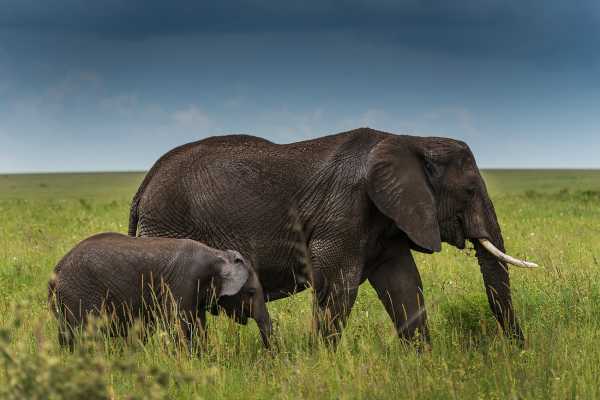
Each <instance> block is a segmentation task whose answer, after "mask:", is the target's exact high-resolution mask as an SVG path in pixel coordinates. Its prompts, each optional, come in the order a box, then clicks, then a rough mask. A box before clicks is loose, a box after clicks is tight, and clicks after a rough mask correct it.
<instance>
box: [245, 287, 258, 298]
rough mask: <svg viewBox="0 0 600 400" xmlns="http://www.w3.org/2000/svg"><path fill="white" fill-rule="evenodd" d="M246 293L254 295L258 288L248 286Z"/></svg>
mask: <svg viewBox="0 0 600 400" xmlns="http://www.w3.org/2000/svg"><path fill="white" fill-rule="evenodd" d="M246 293H248V295H249V296H254V295H255V294H256V289H254V288H248V290H247V291H246Z"/></svg>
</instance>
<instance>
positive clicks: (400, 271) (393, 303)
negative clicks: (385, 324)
mask: <svg viewBox="0 0 600 400" xmlns="http://www.w3.org/2000/svg"><path fill="white" fill-rule="evenodd" d="M380 259H381V260H383V261H382V262H379V263H378V264H377V265H375V266H374V268H373V269H372V270H370V271H369V275H368V279H369V282H370V283H371V285H372V286H373V288H374V289H375V291H376V292H377V296H378V297H379V300H381V302H382V303H383V305H384V307H385V309H386V311H387V313H388V315H389V316H390V318H391V319H392V321H393V322H394V325H395V327H396V332H398V336H399V337H400V338H402V339H406V340H415V339H419V340H422V341H423V342H425V343H429V341H430V338H429V329H428V327H427V312H426V311H425V299H424V298H423V284H422V283H421V276H420V275H419V271H418V270H417V266H416V264H415V261H414V259H413V257H412V255H411V253H410V249H409V247H408V243H406V242H404V241H394V243H393V244H391V245H390V246H389V248H388V249H386V252H385V254H383V255H382V257H381V258H380Z"/></svg>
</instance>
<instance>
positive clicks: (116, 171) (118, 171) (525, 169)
mask: <svg viewBox="0 0 600 400" xmlns="http://www.w3.org/2000/svg"><path fill="white" fill-rule="evenodd" d="M479 169H480V170H482V171H600V167H491V168H485V167H482V168H479ZM149 170H150V169H145V170H144V169H130V170H103V169H99V170H69V171H60V170H59V171H9V172H3V171H0V176H8V175H61V174H64V175H67V174H142V173H147V172H148V171H149Z"/></svg>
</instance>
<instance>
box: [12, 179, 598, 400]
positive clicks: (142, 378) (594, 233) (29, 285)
mask: <svg viewBox="0 0 600 400" xmlns="http://www.w3.org/2000/svg"><path fill="white" fill-rule="evenodd" d="M555 174H556V175H555V176H554V178H553V177H552V173H551V172H547V173H546V175H543V179H541V180H540V185H539V186H536V184H535V179H533V178H531V173H530V172H526V173H523V174H522V175H519V173H517V172H507V173H505V174H502V173H494V174H492V175H487V177H488V181H489V182H490V188H491V192H492V196H493V200H494V202H495V206H496V211H497V213H498V216H499V220H500V223H501V226H502V228H503V233H504V237H505V241H506V244H507V248H508V251H509V252H510V253H511V254H514V255H515V256H519V257H523V258H527V259H531V260H534V261H536V262H538V263H539V264H540V265H542V267H541V268H539V269H538V270H535V271H525V270H520V269H516V268H515V269H512V270H511V278H512V287H513V296H514V303H515V307H516V310H517V312H518V316H519V317H520V320H521V323H522V326H523V329H524V332H525V335H526V337H527V344H526V346H525V347H524V348H522V349H521V348H518V347H514V346H511V345H510V344H509V343H507V342H506V341H505V340H504V338H503V337H502V335H500V334H499V332H498V327H497V325H496V323H495V321H494V319H493V316H492V314H491V312H490V311H489V308H488V306H487V300H486V298H485V293H484V290H483V284H482V280H481V276H480V274H479V270H478V267H477V262H476V260H475V259H474V257H472V256H470V254H469V253H470V252H469V251H464V252H461V251H458V250H456V249H453V248H451V247H447V246H445V247H444V249H443V251H442V253H440V254H435V255H431V256H428V255H421V254H417V255H416V259H417V264H418V266H419V270H420V271H421V275H422V278H423V283H424V287H425V299H426V302H427V306H428V315H429V318H430V327H431V336H432V341H433V343H432V349H431V351H429V352H425V353H422V354H417V352H415V351H414V349H412V348H411V347H410V346H408V347H407V346H405V345H403V344H402V343H400V342H399V341H398V340H397V338H396V337H395V332H394V328H393V325H392V323H391V321H390V320H389V318H388V316H387V314H386V313H385V311H384V309H383V307H382V306H381V304H380V303H379V300H378V299H377V296H376V295H375V293H374V291H373V290H372V289H371V288H370V287H369V286H368V284H365V285H363V287H361V291H360V295H359V298H358V300H357V303H356V305H355V307H354V309H353V311H352V314H351V317H350V320H349V322H348V328H347V329H346V330H345V332H344V335H343V337H342V340H341V342H340V344H339V347H338V350H337V351H336V352H331V351H329V350H328V349H327V348H325V347H324V346H322V345H321V344H316V345H310V344H309V343H310V340H309V339H310V335H311V301H312V299H311V296H310V292H303V293H301V294H299V295H297V296H294V297H293V298H289V299H285V300H280V301H277V302H274V303H270V304H269V311H270V312H271V315H272V316H273V318H274V319H275V320H276V333H275V334H276V335H277V338H276V339H277V340H278V342H279V346H278V351H277V352H275V353H273V352H269V351H266V350H264V349H263V348H262V344H261V342H260V335H259V334H258V329H257V327H256V325H255V324H254V323H253V322H251V323H249V325H248V326H246V327H240V326H238V325H236V324H235V323H234V322H232V321H231V320H229V319H227V318H225V317H214V318H209V321H208V340H207V342H208V343H207V345H206V349H205V350H204V352H203V353H202V354H201V355H200V356H198V357H190V355H189V353H188V352H186V351H179V350H177V349H178V348H179V347H178V345H177V344H176V343H171V342H169V340H170V339H169V337H170V336H169V332H168V330H164V329H163V330H159V331H158V332H157V333H156V334H154V335H153V336H152V337H151V339H150V340H149V341H148V342H147V343H145V344H143V343H141V342H135V341H134V343H133V344H129V345H126V343H125V341H124V340H121V339H111V338H106V337H104V336H102V335H97V334H96V333H94V332H90V333H89V337H90V340H87V341H85V342H84V343H83V345H82V346H78V347H77V349H76V351H75V352H74V353H73V354H71V353H69V352H68V351H64V350H62V349H60V348H59V347H58V344H57V340H56V332H57V326H56V321H55V320H54V318H53V317H52V316H51V314H50V312H49V310H48V307H47V304H46V296H47V286H46V285H47V281H48V278H49V277H50V274H51V271H52V269H53V267H54V265H55V264H56V262H57V261H58V260H59V259H60V258H61V257H62V255H64V253H65V252H66V251H68V250H69V249H70V248H71V247H72V246H73V245H75V244H76V243H77V242H78V241H80V240H81V239H83V238H85V237H87V236H89V235H91V234H94V233H97V232H100V231H119V232H124V231H125V230H126V225H127V216H128V205H129V196H130V194H131V193H133V192H134V190H135V189H136V184H137V183H138V179H139V177H140V176H139V175H137V176H135V177H134V178H131V181H130V182H131V186H130V190H125V187H126V185H124V186H119V189H118V190H116V191H111V180H110V177H103V178H102V179H101V180H99V181H98V182H97V183H96V185H95V186H94V185H93V184H92V183H90V178H89V176H87V175H86V176H84V178H79V177H77V176H75V177H71V178H70V182H71V183H70V184H69V185H67V184H66V183H64V182H63V181H60V182H62V183H60V184H61V185H63V186H62V189H61V191H57V190H54V189H53V188H52V185H53V182H57V179H59V180H60V179H67V178H66V177H64V176H62V177H60V178H56V177H54V176H49V178H48V180H47V181H44V179H45V178H44V177H41V178H40V177H39V176H36V177H34V178H30V177H27V176H21V177H18V179H17V178H15V177H11V178H10V185H12V186H14V187H13V188H12V189H10V195H6V196H4V195H3V194H6V192H7V191H9V190H8V189H7V186H6V185H8V184H3V183H2V182H3V179H2V177H0V358H1V362H0V397H1V398H32V399H35V398H86V399H93V398H119V399H122V398H149V397H150V396H154V398H181V399H187V398H232V399H238V398H319V399H320V398H408V399H417V398H418V399H428V398H431V399H445V398H449V399H454V398H461V399H463V398H491V399H505V398H599V397H600V385H598V379H597V377H598V376H600V346H599V344H600V196H598V193H600V173H596V175H595V176H593V179H592V177H590V176H591V175H590V174H591V173H589V172H586V173H585V174H582V176H581V177H577V176H576V177H575V178H574V179H565V178H564V176H565V175H564V173H562V172H556V173H555ZM573 174H576V173H574V172H569V175H568V176H573ZM520 176H523V177H524V178H523V179H524V180H525V181H528V182H532V183H531V184H530V185H523V180H522V179H521V178H520ZM32 179H33V181H32ZM78 179H85V182H84V184H82V186H81V188H80V187H79V185H78V183H79V182H80V181H79V180H78ZM123 179H124V178H123V177H122V176H120V177H118V182H122V181H123ZM128 179H129V178H128ZM594 179H596V180H594ZM44 182H46V183H45V184H46V185H47V186H46V187H43V186H40V185H39V184H40V183H44ZM573 182H575V183H573ZM578 182H579V183H581V184H579V183H578ZM594 182H596V183H594ZM20 187H23V188H24V189H23V190H22V191H20V190H19V188H20ZM53 190H54V191H53ZM48 191H53V192H52V195H49V194H48ZM15 307H16V308H15Z"/></svg>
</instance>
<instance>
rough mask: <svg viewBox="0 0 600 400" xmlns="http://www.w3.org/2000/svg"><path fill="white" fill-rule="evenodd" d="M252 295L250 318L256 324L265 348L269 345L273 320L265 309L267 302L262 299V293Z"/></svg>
mask: <svg viewBox="0 0 600 400" xmlns="http://www.w3.org/2000/svg"><path fill="white" fill-rule="evenodd" d="M254 297H255V299H254V304H253V307H252V318H254V320H255V321H256V325H258V330H259V331H260V337H261V339H262V341H263V344H264V346H265V348H269V347H270V346H271V335H272V333H273V322H272V321H271V316H270V315H269V311H268V310H267V304H266V302H265V300H264V296H262V293H260V295H258V293H257V295H256V296H254Z"/></svg>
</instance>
